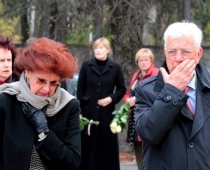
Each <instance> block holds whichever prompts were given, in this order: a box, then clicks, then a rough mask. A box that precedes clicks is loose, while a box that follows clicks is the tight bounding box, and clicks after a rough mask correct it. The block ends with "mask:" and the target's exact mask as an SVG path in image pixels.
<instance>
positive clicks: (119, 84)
mask: <svg viewBox="0 0 210 170" xmlns="http://www.w3.org/2000/svg"><path fill="white" fill-rule="evenodd" d="M116 71H117V72H116V73H117V76H116V90H115V93H113V94H111V95H110V97H111V98H112V102H113V103H114V104H117V103H118V102H119V101H120V100H121V99H122V98H123V96H124V94H125V92H126V87H125V79H124V75H123V72H122V69H121V67H120V65H119V64H116Z"/></svg>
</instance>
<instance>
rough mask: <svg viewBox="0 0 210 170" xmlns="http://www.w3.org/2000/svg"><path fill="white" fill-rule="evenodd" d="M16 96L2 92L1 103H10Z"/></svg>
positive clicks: (0, 94)
mask: <svg viewBox="0 0 210 170" xmlns="http://www.w3.org/2000/svg"><path fill="white" fill-rule="evenodd" d="M15 99H16V97H15V96H14V95H9V94H7V93H0V101H1V102H0V105H5V104H8V102H9V101H13V100H15Z"/></svg>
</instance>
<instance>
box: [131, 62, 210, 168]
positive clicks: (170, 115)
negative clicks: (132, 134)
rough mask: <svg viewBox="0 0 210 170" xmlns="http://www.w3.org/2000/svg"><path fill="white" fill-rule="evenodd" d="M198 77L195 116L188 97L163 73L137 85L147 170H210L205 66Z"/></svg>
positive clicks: (209, 78) (209, 89) (209, 85)
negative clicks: (188, 102)
mask: <svg viewBox="0 0 210 170" xmlns="http://www.w3.org/2000/svg"><path fill="white" fill-rule="evenodd" d="M163 67H165V68H166V64H165V65H164V66H163ZM166 69H167V68H166ZM196 75H197V90H196V110H195V116H193V115H192V113H191V112H190V111H189V109H188V107H187V105H186V101H187V99H188V96H187V95H186V94H184V92H182V91H181V90H179V89H177V88H176V87H174V86H172V85H170V84H164V82H163V78H162V75H161V73H159V75H158V76H156V77H152V78H148V79H147V80H145V81H144V82H142V83H140V84H139V85H138V86H137V88H136V93H135V94H136V98H137V101H136V110H135V119H136V131H137V133H138V134H139V136H140V137H141V139H142V140H143V170H156V169H157V170H161V169H162V170H198V169H202V170H209V169H210V161H209V160H210V133H209V132H210V75H209V73H208V71H207V70H206V68H205V66H204V65H203V64H202V63H199V64H198V65H197V67H196Z"/></svg>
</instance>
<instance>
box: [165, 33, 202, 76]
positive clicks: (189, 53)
mask: <svg viewBox="0 0 210 170" xmlns="http://www.w3.org/2000/svg"><path fill="white" fill-rule="evenodd" d="M164 54H165V56H166V63H167V67H168V70H169V73H171V72H172V71H173V70H174V68H176V66H178V65H179V64H180V63H181V62H183V61H184V60H185V59H193V60H194V61H195V64H198V62H199V61H200V59H201V56H202V54H203V49H202V48H201V47H197V46H196V45H195V42H194V39H193V37H191V36H188V37H186V36H182V37H177V38H173V37H169V38H168V41H167V43H166V46H165V48H164Z"/></svg>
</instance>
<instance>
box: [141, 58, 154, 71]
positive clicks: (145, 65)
mask: <svg viewBox="0 0 210 170" xmlns="http://www.w3.org/2000/svg"><path fill="white" fill-rule="evenodd" d="M151 65H152V60H151V58H150V57H149V56H141V57H139V60H138V66H139V69H140V70H142V71H147V70H148V69H149V68H150V67H151Z"/></svg>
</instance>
